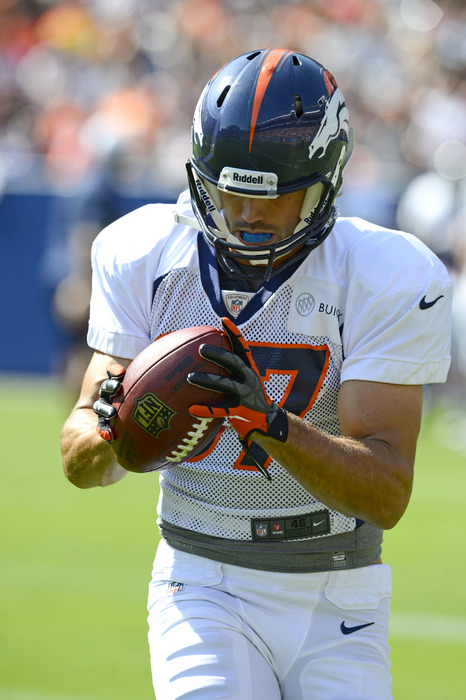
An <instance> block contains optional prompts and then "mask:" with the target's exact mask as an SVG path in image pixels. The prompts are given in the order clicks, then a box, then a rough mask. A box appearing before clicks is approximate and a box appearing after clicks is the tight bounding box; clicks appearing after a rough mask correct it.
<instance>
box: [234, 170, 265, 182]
mask: <svg viewBox="0 0 466 700" xmlns="http://www.w3.org/2000/svg"><path fill="white" fill-rule="evenodd" d="M233 182H247V183H248V184H251V185H263V184H264V176H263V175H240V174H239V173H236V172H235V171H233Z"/></svg>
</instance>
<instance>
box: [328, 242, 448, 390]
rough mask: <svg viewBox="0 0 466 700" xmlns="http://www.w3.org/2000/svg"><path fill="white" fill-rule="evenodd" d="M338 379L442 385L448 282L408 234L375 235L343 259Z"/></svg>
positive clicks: (432, 257) (438, 264) (433, 258)
mask: <svg viewBox="0 0 466 700" xmlns="http://www.w3.org/2000/svg"><path fill="white" fill-rule="evenodd" d="M349 280H350V282H349V289H348V297H347V308H346V314H345V325H344V328H343V349H344V360H343V365H342V372H341V381H342V382H343V381H347V380H350V379H358V380H366V381H377V382H386V383H391V384H430V383H435V382H444V381H445V380H446V377H447V373H448V369H449V366H450V344H451V303H452V282H451V279H450V277H449V274H448V272H447V270H446V268H445V266H444V265H443V263H442V262H441V261H440V260H439V259H438V258H437V257H436V256H435V255H434V254H433V253H432V252H431V251H430V250H429V249H428V248H427V247H426V246H424V244H422V243H421V242H420V241H419V240H417V239H416V238H415V237H414V236H411V235H409V234H396V235H395V234H393V232H391V233H390V232H387V233H386V234H385V233H381V234H380V238H379V240H377V244H376V245H375V246H372V248H370V249H369V251H368V249H367V246H364V240H363V239H362V240H361V244H359V245H357V246H355V248H354V249H353V250H352V251H351V254H350V258H349Z"/></svg>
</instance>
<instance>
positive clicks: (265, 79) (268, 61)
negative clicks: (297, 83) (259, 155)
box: [249, 49, 292, 153]
mask: <svg viewBox="0 0 466 700" xmlns="http://www.w3.org/2000/svg"><path fill="white" fill-rule="evenodd" d="M291 53H292V51H285V50H284V49H271V50H270V49H269V50H268V51H267V52H266V53H265V55H264V58H263V59H261V61H262V66H261V69H260V72H259V78H258V80H257V84H256V91H255V94H254V102H253V105H252V115H251V127H250V130H249V153H251V149H252V140H253V137H254V131H255V128H256V124H257V117H258V116H259V110H260V108H261V104H262V101H263V99H264V95H265V91H266V90H267V85H268V84H269V82H270V79H271V78H272V75H273V73H274V71H275V70H276V68H277V66H278V65H279V64H280V63H282V62H283V61H284V60H285V58H286V57H287V56H288V55H289V54H291Z"/></svg>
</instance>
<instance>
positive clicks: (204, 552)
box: [159, 521, 383, 573]
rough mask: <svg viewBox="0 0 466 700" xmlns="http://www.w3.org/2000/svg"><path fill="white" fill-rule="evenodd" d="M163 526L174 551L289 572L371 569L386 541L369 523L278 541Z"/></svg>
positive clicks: (161, 528) (169, 524)
mask: <svg viewBox="0 0 466 700" xmlns="http://www.w3.org/2000/svg"><path fill="white" fill-rule="evenodd" d="M159 527H160V531H161V534H162V537H163V538H164V539H165V540H166V541H167V542H168V544H169V545H170V546H171V547H173V548H174V549H179V550H181V551H183V552H189V553H190V554H196V555H198V556H201V557H205V558H207V559H213V560H214V561H220V562H223V563H225V564H232V565H234V566H244V567H247V568H249V569H259V570H261V571H277V572H287V573H310V572H316V571H335V570H338V569H356V568H359V567H362V566H369V565H370V564H373V563H374V562H375V561H376V560H377V559H378V557H379V556H380V553H381V551H382V539H383V531H382V530H380V529H378V528H376V527H374V526H373V525H369V524H368V523H363V524H362V525H361V526H360V527H358V528H357V529H356V530H353V531H352V532H345V533H343V534H340V535H331V536H328V537H319V538H311V539H305V540H299V541H298V540H287V541H275V542H254V541H251V540H228V539H223V538H220V537H211V536H210V535H204V534H201V533H198V532H193V531H191V530H185V529H183V528H180V527H177V526H176V525H172V524H171V523H167V522H165V521H164V522H161V523H159Z"/></svg>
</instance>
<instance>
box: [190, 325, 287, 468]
mask: <svg viewBox="0 0 466 700" xmlns="http://www.w3.org/2000/svg"><path fill="white" fill-rule="evenodd" d="M222 326H223V329H224V331H225V333H226V334H227V335H228V337H229V339H230V342H231V347H232V350H233V352H230V351H228V350H224V349H223V348H219V347H215V346H213V345H202V346H201V348H200V350H199V352H200V354H201V355H202V357H204V358H205V359H206V360H210V361H211V362H214V363H215V364H217V365H219V366H220V367H223V368H224V369H226V370H227V371H228V372H229V373H230V376H227V377H225V376H221V375H218V374H210V373H199V372H191V373H190V374H189V375H188V381H189V382H190V383H191V384H195V385H196V386H200V387H201V388H203V389H209V390H211V391H215V392H218V393H220V394H224V395H225V397H226V398H225V400H224V401H220V402H218V403H214V404H209V405H205V406H200V405H194V406H191V407H190V409H189V412H190V413H191V414H192V415H194V416H197V417H199V418H228V420H229V422H230V424H231V426H232V427H233V428H234V429H235V430H236V432H237V433H238V436H239V438H240V442H241V444H242V447H243V449H244V451H245V452H246V454H247V455H248V456H249V457H250V458H251V459H252V461H253V462H254V464H255V465H256V467H257V469H259V471H260V472H262V473H263V474H264V475H265V476H266V477H267V479H269V480H270V475H269V473H268V472H267V470H266V469H264V467H263V466H262V465H261V463H260V461H259V460H258V459H257V458H256V456H255V454H254V451H255V450H254V447H251V443H252V442H253V438H251V434H252V433H253V432H254V431H258V432H259V433H261V434H262V435H268V436H269V437H272V438H274V439H276V440H279V441H280V442H285V441H286V439H287V437H288V418H287V415H286V412H285V411H284V410H283V409H282V408H280V407H279V406H278V404H277V403H276V402H275V401H273V400H272V399H271V398H270V397H269V396H268V395H267V392H266V391H265V388H264V384H263V382H262V379H261V377H260V374H259V370H258V368H257V366H256V363H255V362H254V359H253V357H252V353H251V349H250V347H249V345H248V343H247V342H246V340H245V339H244V338H243V336H242V334H241V331H240V330H239V329H238V328H237V327H236V325H235V324H234V323H233V322H232V321H230V319H228V318H222ZM255 447H256V448H258V449H259V450H261V448H260V447H259V446H258V445H256V446H255Z"/></svg>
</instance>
